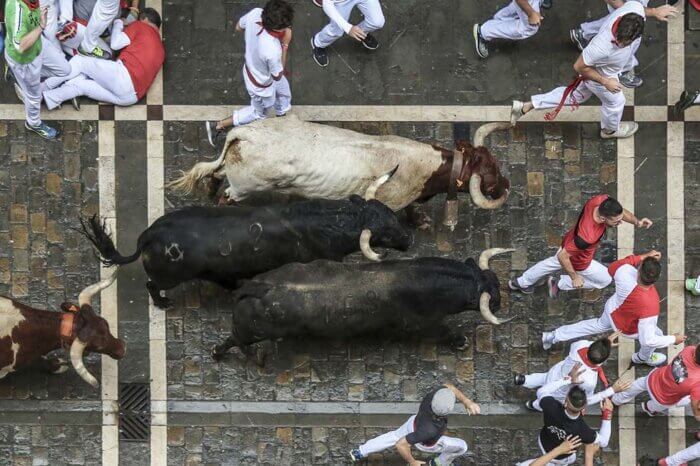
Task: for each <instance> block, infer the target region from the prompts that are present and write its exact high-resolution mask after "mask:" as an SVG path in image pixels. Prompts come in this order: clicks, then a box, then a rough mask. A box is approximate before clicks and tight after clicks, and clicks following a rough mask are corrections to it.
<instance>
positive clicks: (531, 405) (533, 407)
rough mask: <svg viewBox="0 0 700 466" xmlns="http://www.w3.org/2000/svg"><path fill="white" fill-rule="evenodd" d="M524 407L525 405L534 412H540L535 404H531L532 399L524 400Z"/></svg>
mask: <svg viewBox="0 0 700 466" xmlns="http://www.w3.org/2000/svg"><path fill="white" fill-rule="evenodd" d="M525 407H526V408H527V409H529V410H530V411H534V412H536V413H539V412H540V410H539V409H537V408H535V405H534V404H533V401H532V400H529V401H526V402H525Z"/></svg>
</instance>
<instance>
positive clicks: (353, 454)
mask: <svg viewBox="0 0 700 466" xmlns="http://www.w3.org/2000/svg"><path fill="white" fill-rule="evenodd" d="M363 458H364V456H362V453H360V449H359V448H354V449H353V450H352V451H350V460H352V461H353V462H355V461H360V460H361V459H363Z"/></svg>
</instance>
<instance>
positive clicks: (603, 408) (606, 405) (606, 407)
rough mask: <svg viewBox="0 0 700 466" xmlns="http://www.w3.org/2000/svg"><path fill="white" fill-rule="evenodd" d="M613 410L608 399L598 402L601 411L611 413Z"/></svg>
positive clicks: (613, 406)
mask: <svg viewBox="0 0 700 466" xmlns="http://www.w3.org/2000/svg"><path fill="white" fill-rule="evenodd" d="M614 408H615V405H614V404H613V402H612V400H611V399H610V398H605V399H603V400H602V401H601V402H600V410H601V411H606V410H607V411H612V410H613V409H614Z"/></svg>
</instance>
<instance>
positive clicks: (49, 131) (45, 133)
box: [24, 121, 61, 141]
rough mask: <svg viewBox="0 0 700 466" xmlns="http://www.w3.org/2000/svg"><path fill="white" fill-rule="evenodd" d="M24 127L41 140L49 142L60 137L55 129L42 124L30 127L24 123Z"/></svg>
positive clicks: (59, 133)
mask: <svg viewBox="0 0 700 466" xmlns="http://www.w3.org/2000/svg"><path fill="white" fill-rule="evenodd" d="M24 127H25V128H27V129H28V130H29V131H33V132H35V133H36V134H38V135H39V136H41V137H42V138H44V139H48V140H50V141H54V140H56V139H58V137H59V136H60V135H61V132H60V131H59V130H57V129H56V128H52V127H51V126H49V125H47V124H46V123H44V122H41V123H40V124H38V125H37V126H31V125H30V124H29V123H27V122H26V121H25V122H24Z"/></svg>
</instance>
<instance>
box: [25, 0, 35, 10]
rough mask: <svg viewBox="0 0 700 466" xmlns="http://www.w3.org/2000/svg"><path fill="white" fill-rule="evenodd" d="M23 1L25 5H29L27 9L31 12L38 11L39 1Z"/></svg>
mask: <svg viewBox="0 0 700 466" xmlns="http://www.w3.org/2000/svg"><path fill="white" fill-rule="evenodd" d="M22 1H23V2H24V4H25V5H27V7H28V8H29V9H30V10H36V9H37V8H39V0H22Z"/></svg>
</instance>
